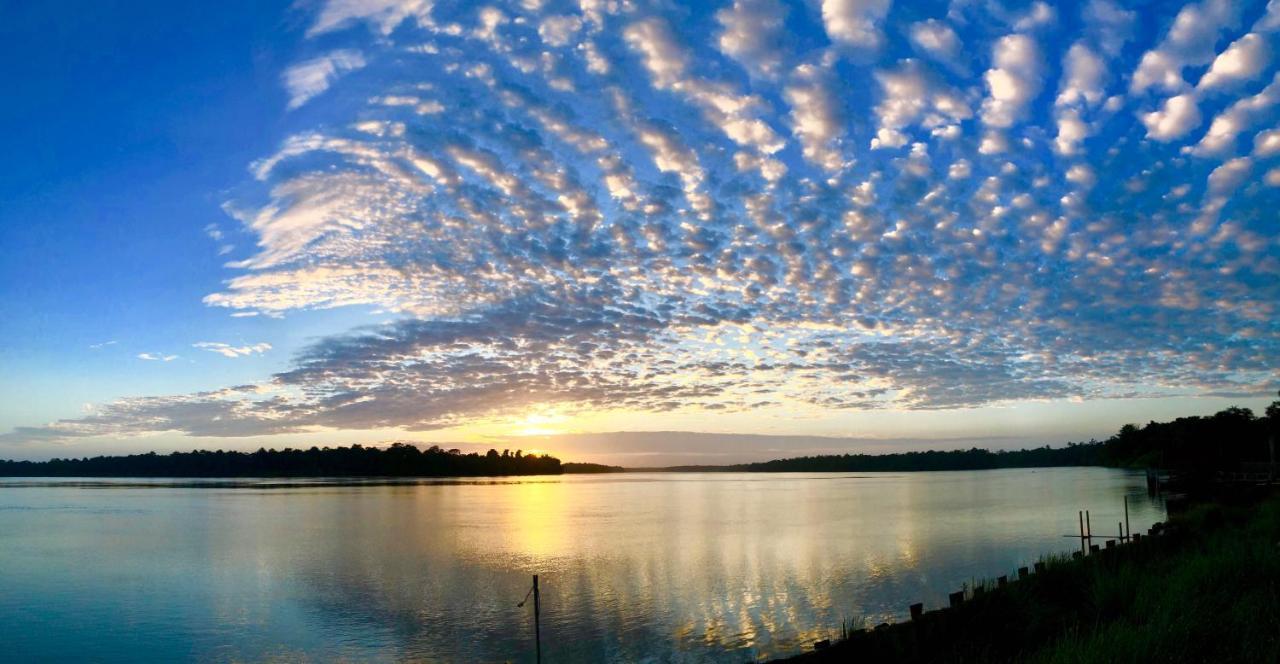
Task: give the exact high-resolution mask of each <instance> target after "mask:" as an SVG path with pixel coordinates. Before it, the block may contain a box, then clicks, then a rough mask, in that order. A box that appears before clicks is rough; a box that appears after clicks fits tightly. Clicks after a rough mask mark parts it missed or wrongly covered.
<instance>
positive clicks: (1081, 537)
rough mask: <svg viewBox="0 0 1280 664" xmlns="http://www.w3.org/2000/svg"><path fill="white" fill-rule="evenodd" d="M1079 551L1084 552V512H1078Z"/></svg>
mask: <svg viewBox="0 0 1280 664" xmlns="http://www.w3.org/2000/svg"><path fill="white" fill-rule="evenodd" d="M1079 516H1080V551H1081V552H1083V551H1084V510H1080V512H1079Z"/></svg>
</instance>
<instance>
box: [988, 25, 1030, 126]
mask: <svg viewBox="0 0 1280 664" xmlns="http://www.w3.org/2000/svg"><path fill="white" fill-rule="evenodd" d="M992 65H993V66H992V67H991V69H989V70H987V73H986V74H985V75H984V76H983V79H984V80H985V81H986V84H987V91H988V96H987V99H986V100H984V101H983V102H982V121H983V122H984V123H986V124H987V125H988V126H991V127H1001V128H1004V127H1010V126H1013V124H1014V123H1015V122H1017V121H1018V120H1019V119H1021V118H1022V115H1023V113H1024V112H1025V109H1026V106H1027V104H1028V103H1030V102H1031V100H1032V99H1034V98H1035V96H1036V95H1037V94H1039V92H1040V85H1041V83H1040V76H1041V71H1040V70H1041V62H1040V48H1039V47H1038V46H1037V45H1036V42H1035V40H1034V39H1032V38H1031V37H1028V36H1027V35H1021V34H1014V35H1006V36H1004V37H1001V38H1000V40H999V41H997V42H996V45H995V47H994V49H993V54H992Z"/></svg>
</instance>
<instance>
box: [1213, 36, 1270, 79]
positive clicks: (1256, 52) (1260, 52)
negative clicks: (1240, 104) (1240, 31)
mask: <svg viewBox="0 0 1280 664" xmlns="http://www.w3.org/2000/svg"><path fill="white" fill-rule="evenodd" d="M1270 61H1271V47H1270V46H1268V45H1267V42H1266V40H1265V39H1263V38H1262V37H1259V36H1258V35H1257V34H1254V33H1250V34H1247V35H1245V36H1243V37H1241V38H1240V39H1237V40H1236V41H1234V42H1232V44H1231V46H1228V47H1227V50H1225V51H1223V52H1222V53H1221V54H1219V55H1218V57H1217V58H1215V59H1214V60H1213V66H1211V67H1209V71H1207V72H1205V75H1204V76H1203V77H1201V78H1200V83H1199V84H1197V85H1196V89H1197V90H1209V89H1212V88H1221V87H1225V86H1228V85H1231V84H1233V83H1237V82H1240V81H1249V80H1253V79H1254V78H1257V76H1258V74H1261V73H1262V71H1263V70H1264V69H1265V68H1266V66H1267V64H1268V63H1269V62H1270Z"/></svg>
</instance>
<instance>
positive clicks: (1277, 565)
mask: <svg viewBox="0 0 1280 664" xmlns="http://www.w3.org/2000/svg"><path fill="white" fill-rule="evenodd" d="M1042 563H1043V565H1042V566H1037V568H1038V569H1036V570H1035V572H1034V573H1031V574H1028V575H1027V576H1026V577H1025V578H1022V579H1019V580H1016V581H1014V582H1010V583H1007V584H1004V585H1000V584H999V583H998V582H988V583H985V584H982V585H980V586H979V587H978V588H970V589H966V591H965V600H964V601H963V603H961V604H959V605H958V606H956V607H954V608H947V609H944V610H933V611H925V612H923V614H922V615H920V616H919V617H918V618H916V619H914V620H911V621H908V622H904V623H899V624H895V625H882V626H880V627H879V628H876V629H873V630H869V631H859V632H854V633H853V634H850V635H849V637H848V638H847V639H845V640H843V641H839V642H836V643H833V644H831V645H830V646H829V647H826V648H824V649H821V650H817V651H815V652H811V653H806V654H804V655H800V656H797V657H794V658H791V659H789V660H785V661H790V662H795V663H798V664H809V663H813V662H828V661H848V660H857V661H895V662H978V661H982V662H988V661H1020V662H1022V661H1029V662H1103V661H1108V662H1109V661H1162V662H1210V661H1212V662H1263V661H1280V496H1277V495H1276V494H1275V493H1269V494H1264V495H1259V494H1257V493H1252V492H1250V493H1246V494H1241V493H1235V494H1232V495H1230V496H1219V497H1216V498H1215V499H1213V500H1212V501H1204V502H1199V503H1198V504H1196V505H1195V506H1194V507H1191V508H1189V509H1188V510H1187V511H1186V512H1184V513H1181V514H1176V515H1173V516H1172V517H1171V518H1170V521H1169V522H1168V523H1167V524H1165V525H1164V527H1161V528H1157V529H1156V530H1155V532H1154V533H1153V535H1152V536H1148V537H1142V538H1140V539H1138V540H1137V541H1135V542H1131V543H1127V544H1123V545H1121V546H1117V547H1116V548H1114V549H1102V550H1100V551H1099V552H1097V553H1092V554H1090V555H1088V556H1084V557H1082V558H1079V559H1073V558H1072V557H1070V556H1065V557H1055V558H1049V559H1046V560H1044V561H1042ZM1014 578H1016V577H1014Z"/></svg>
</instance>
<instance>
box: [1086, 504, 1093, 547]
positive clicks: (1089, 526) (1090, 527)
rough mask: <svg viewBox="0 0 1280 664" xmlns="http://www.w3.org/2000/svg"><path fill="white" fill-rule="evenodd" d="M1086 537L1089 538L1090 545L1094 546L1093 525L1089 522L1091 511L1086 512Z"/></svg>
mask: <svg viewBox="0 0 1280 664" xmlns="http://www.w3.org/2000/svg"><path fill="white" fill-rule="evenodd" d="M1084 536H1085V537H1088V538H1089V543H1090V544H1093V523H1091V522H1090V521H1089V510H1085V511H1084Z"/></svg>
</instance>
